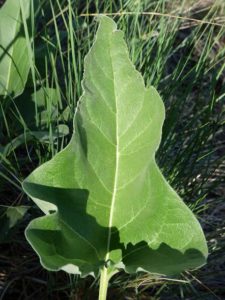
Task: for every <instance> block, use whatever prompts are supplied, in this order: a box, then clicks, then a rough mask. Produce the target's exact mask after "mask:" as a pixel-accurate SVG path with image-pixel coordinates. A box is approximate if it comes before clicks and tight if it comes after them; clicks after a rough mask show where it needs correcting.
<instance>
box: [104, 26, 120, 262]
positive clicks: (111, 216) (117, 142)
mask: <svg viewBox="0 0 225 300" xmlns="http://www.w3.org/2000/svg"><path fill="white" fill-rule="evenodd" d="M114 32H115V30H113V32H112V35H113V34H114ZM109 56H110V62H111V68H112V76H113V93H114V99H115V118H116V143H115V146H116V167H115V175H114V184H113V193H112V200H111V206H110V214H109V225H108V239H107V248H106V256H105V261H106V262H107V261H108V259H109V254H110V244H111V235H112V224H113V215H114V207H115V201H116V191H117V184H118V169H119V135H118V107H117V97H116V91H115V75H114V68H113V61H112V55H111V40H110V39H109Z"/></svg>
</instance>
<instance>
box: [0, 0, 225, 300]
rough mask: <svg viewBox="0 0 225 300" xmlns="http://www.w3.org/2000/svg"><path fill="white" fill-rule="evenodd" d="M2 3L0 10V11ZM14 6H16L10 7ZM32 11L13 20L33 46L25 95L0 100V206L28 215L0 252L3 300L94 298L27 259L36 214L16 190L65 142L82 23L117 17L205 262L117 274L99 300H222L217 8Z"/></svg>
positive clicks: (132, 3) (92, 28) (40, 1)
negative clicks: (151, 100)
mask: <svg viewBox="0 0 225 300" xmlns="http://www.w3.org/2000/svg"><path fill="white" fill-rule="evenodd" d="M9 1H10V0H9ZM3 2H5V1H3V0H0V5H1V4H2V3H3ZM6 2H7V0H6ZM11 2H12V1H11ZM14 2H15V5H18V2H19V0H18V1H14ZM26 2H28V1H26ZM21 3H22V6H24V7H26V3H25V2H24V1H20V4H21ZM13 4H14V3H13ZM5 5H6V4H5ZM32 5H34V6H31V22H29V21H30V18H29V19H27V20H26V22H24V20H25V19H26V18H25V12H23V14H22V16H21V17H22V18H23V24H22V26H23V30H24V29H26V42H27V45H28V46H29V44H30V41H29V36H30V37H31V41H32V43H31V48H32V49H31V50H32V53H31V52H29V58H27V61H28V59H29V62H30V63H29V65H30V67H31V68H30V73H29V76H28V80H27V82H26V86H25V90H24V92H23V93H22V94H21V96H20V97H17V98H15V99H12V96H13V92H12V93H11V94H7V96H9V97H7V99H6V100H7V101H0V198H1V204H3V205H6V206H11V205H12V204H13V205H29V206H33V208H32V209H31V210H30V214H29V215H27V217H26V218H24V219H22V220H21V221H22V222H21V224H20V229H21V230H20V231H17V232H16V233H17V235H16V236H13V237H14V239H13V240H12V242H11V243H10V244H7V247H1V256H2V257H3V259H2V260H1V261H0V269H1V270H2V272H1V274H2V279H1V281H2V283H1V288H2V290H1V292H2V291H3V292H2V294H1V297H2V299H5V298H6V299H8V298H9V299H11V298H12V299H17V298H18V297H19V298H24V299H26V298H27V297H28V298H31V299H36V298H37V299H40V298H43V299H47V298H49V297H50V298H56V299H57V298H59V299H61V298H63V299H64V298H66V299H67V298H68V295H71V297H74V296H72V295H74V294H76V296H77V295H79V296H80V297H81V299H86V298H89V294H90V295H91V298H92V297H95V296H94V295H93V294H95V289H96V290H97V286H98V280H94V281H92V279H91V278H90V277H88V278H87V279H85V280H83V279H80V278H79V276H77V275H74V276H70V275H69V274H67V273H66V272H47V271H45V270H43V269H42V268H41V266H40V265H39V261H38V260H37V259H36V260H35V254H34V252H33V251H31V250H30V246H29V244H28V243H27V241H26V240H25V238H24V235H23V228H25V227H26V226H27V218H29V217H31V218H35V217H38V216H40V212H39V209H38V208H36V205H35V204H34V203H33V202H32V201H30V199H29V198H28V197H27V196H26V195H25V194H24V193H23V191H22V188H21V182H22V181H23V179H24V178H25V177H26V176H27V174H29V173H30V172H31V171H33V170H34V169H35V168H36V167H37V166H39V165H41V164H43V163H44V162H46V161H48V160H49V159H51V158H52V157H53V156H54V155H55V154H56V153H57V152H58V151H60V150H61V149H63V148H64V147H65V146H66V145H67V144H68V142H69V140H70V138H71V134H72V131H73V130H72V119H73V115H74V110H75V107H76V103H77V101H78V99H79V97H80V96H81V93H82V88H81V79H82V76H83V61H84V56H85V55H86V53H87V52H88V51H89V49H90V46H91V44H92V42H93V39H94V35H95V33H96V27H97V26H96V25H97V23H96V22H95V21H94V17H93V16H90V14H91V13H95V14H99V13H107V14H110V13H116V16H113V18H114V19H115V20H116V22H117V24H118V27H119V28H120V29H121V30H123V31H124V33H125V40H126V42H127V45H128V49H129V53H130V58H131V60H132V63H133V64H134V65H135V67H136V68H137V70H139V71H140V72H141V73H142V74H143V77H144V81H145V83H146V85H147V86H150V85H153V86H154V87H155V88H157V90H158V91H159V92H160V95H161V96H162V99H163V102H164V104H165V108H166V119H165V122H164V125H163V132H162V140H161V144H160V147H159V149H158V151H157V153H156V161H157V163H158V165H159V166H160V169H161V170H162V172H163V174H164V175H165V177H166V178H167V180H168V182H169V183H170V184H171V185H172V187H173V188H174V189H175V190H176V191H177V192H178V194H179V195H180V196H181V198H182V199H183V200H184V202H185V203H186V205H188V207H189V208H191V209H192V211H193V212H194V213H195V214H196V215H197V217H198V219H199V220H200V222H201V225H202V226H203V229H204V233H205V234H206V238H207V241H208V246H209V252H210V256H209V259H208V261H207V265H206V266H204V267H203V268H201V269H198V270H193V271H191V272H190V271H189V272H183V273H182V274H181V275H180V276H179V279H182V280H175V278H173V279H171V278H168V279H167V278H160V277H158V276H157V277H156V276H153V275H152V274H145V275H144V274H143V273H141V272H138V273H137V274H133V275H129V274H126V273H125V272H121V273H119V274H117V275H116V276H114V277H113V278H112V279H111V283H110V286H111V288H110V294H109V298H112V299H115V298H116V299H118V300H119V299H121V300H123V299H124V298H126V297H127V298H131V299H136V298H138V297H139V296H140V298H146V299H149V298H150V297H155V298H157V299H158V298H161V297H162V298H163V299H171V297H172V299H200V298H201V299H212V300H214V299H217V297H216V295H217V296H218V297H223V295H224V285H223V278H224V276H225V271H224V268H223V257H224V253H225V243H224V238H223V237H224V230H223V228H224V226H225V224H224V216H223V211H224V193H223V190H224V184H225V181H224V178H225V176H224V170H225V169H224V165H225V164H224V158H225V156H224V142H223V141H224V120H225V109H224V99H225V96H224V95H225V85H224V79H225V72H224V70H225V64H224V60H225V47H224V35H225V27H224V26H223V23H224V20H223V16H224V12H225V10H224V9H225V4H224V1H223V0H218V1H197V2H196V1H194V0H191V1H183V0H176V1H167V0H157V1H149V0H143V1H136V0H129V1H115V0H112V1H111V0H105V1H98V0H90V1H89V0H88V1H83V0H82V1H80V0H78V1H75V0H70V1H68V0H60V1H59V0H56V1H55V0H54V1H53V0H50V1H49V0H37V1H36V0H35V1H32ZM3 8H4V6H2V8H1V10H2V9H3ZM118 12H119V13H118ZM126 12H131V14H126ZM143 12H150V13H154V12H156V13H157V14H158V13H159V15H145V14H143ZM11 13H12V12H11ZM83 14H85V15H83ZM161 14H162V15H161ZM163 14H166V15H163ZM170 16H173V17H170ZM176 16H177V17H178V16H181V17H184V19H178V18H177V17H176ZM185 17H193V18H196V19H200V20H199V22H198V21H188V20H186V19H185ZM205 21H207V22H208V23H204V22H205ZM0 22H1V20H0ZM26 23H27V26H28V28H26ZM215 23H217V24H218V25H216V24H215ZM219 24H220V25H219ZM2 28H3V27H2V26H1V27H0V31H1V29H2ZM4 32H5V30H4V28H3V33H4ZM27 32H28V33H29V34H27ZM23 36H24V32H23ZM14 43H15V44H16V43H17V39H15V40H14ZM28 48H30V46H29V47H28ZM0 60H1V59H0ZM0 69H1V68H0ZM0 73H1V70H0ZM53 90H54V91H55V92H53V93H52V92H51V91H53ZM40 91H44V92H43V94H42V92H40ZM42 95H43V98H42ZM54 95H55V96H54ZM5 96H6V94H5ZM5 96H3V97H2V96H0V99H2V98H4V97H5ZM10 96H11V97H10ZM55 97H56V99H57V100H55ZM56 102H57V103H56ZM23 103H24V106H23ZM51 103H52V104H53V105H52V106H51ZM25 106H27V107H28V109H27V110H28V111H29V113H28V112H27V111H26V108H25ZM38 121H40V122H38ZM68 128H69V129H70V130H68ZM65 133H66V134H67V135H65ZM68 133H69V134H68ZM16 227H17V226H16ZM16 227H15V228H16ZM15 249H16V251H15ZM37 270H38V272H37ZM24 274H26V276H24ZM215 274H216V275H217V276H215ZM18 286H19V287H21V286H23V289H20V288H19V289H18ZM214 294H215V295H214ZM79 296H78V297H79Z"/></svg>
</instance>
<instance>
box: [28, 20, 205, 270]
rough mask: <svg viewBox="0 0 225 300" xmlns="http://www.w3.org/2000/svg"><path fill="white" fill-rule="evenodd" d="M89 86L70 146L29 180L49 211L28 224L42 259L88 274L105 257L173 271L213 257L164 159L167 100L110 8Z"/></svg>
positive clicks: (112, 263) (120, 264)
mask: <svg viewBox="0 0 225 300" xmlns="http://www.w3.org/2000/svg"><path fill="white" fill-rule="evenodd" d="M83 90H84V93H83V96H82V97H81V99H80V101H79V104H78V107H77V110H76V113H75V118H74V134H73V136H72V139H71V141H70V143H69V145H68V146H67V147H66V148H65V149H64V150H63V151H61V152H60V153H58V154H57V155H56V156H55V157H54V158H53V159H52V160H50V161H49V162H47V163H45V164H43V165H42V166H40V167H39V168H37V169H36V170H35V171H34V172H33V173H32V174H31V175H30V176H29V177H28V178H27V179H26V180H25V181H24V183H23V188H24V190H25V191H26V193H27V194H28V195H29V196H30V197H31V198H32V199H33V200H34V202H35V203H36V204H37V205H38V206H39V207H40V209H42V211H43V212H44V213H45V214H46V215H45V216H43V217H41V218H37V219H35V220H33V221H32V222H31V223H30V224H29V226H28V228H27V230H26V237H27V239H28V241H29V242H30V244H31V245H32V247H33V248H34V249H35V251H36V252H37V253H38V255H39V256H40V259H41V263H42V265H43V266H44V267H45V268H47V269H50V270H59V269H63V270H66V271H67V272H71V273H80V274H81V275H82V276H85V275H87V274H98V272H99V268H103V266H107V269H108V273H112V274H113V273H114V272H115V270H116V269H117V268H124V269H125V270H126V271H127V272H136V271H137V270H145V271H149V272H157V273H162V274H166V275H172V274H176V273H179V272H181V271H182V270H184V269H188V268H195V267H198V266H200V265H202V264H204V262H205V259H206V257H207V246H206V241H205V238H204V235H203V232H202V229H201V227H200V225H199V223H198V221H197V220H196V218H195V217H194V215H193V213H192V212H191V211H190V209H189V208H188V207H187V206H186V205H185V204H184V203H183V202H182V200H181V199H180V198H179V196H178V195H177V193H176V192H175V191H174V190H173V189H172V188H171V187H170V186H169V184H168V183H167V182H166V180H165V178H164V177H163V175H162V173H161V172H160V170H159V168H158V166H157V164H156V162H155V152H156V150H157V148H158V146H159V143H160V138H161V131H162V124H163V120H164V113H165V112H164V105H163V102H162V100H161V99H160V96H159V95H158V93H157V91H156V90H155V89H154V88H153V87H150V88H146V87H145V85H144V81H143V79H142V77H141V75H140V74H139V73H138V72H137V71H136V70H135V68H134V66H133V65H132V63H131V61H130V60H129V55H128V50H127V47H126V44H125V42H124V40H123V33H122V32H121V31H118V30H116V24H115V23H114V22H113V21H112V20H111V19H109V18H108V17H101V18H100V25H99V29H98V32H97V36H96V40H95V42H94V45H93V46H92V48H91V50H90V52H89V53H88V55H87V56H86V59H85V66H84V80H83Z"/></svg>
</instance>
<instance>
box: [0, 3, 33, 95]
mask: <svg viewBox="0 0 225 300" xmlns="http://www.w3.org/2000/svg"><path fill="white" fill-rule="evenodd" d="M20 2H21V3H22V4H23V5H22V6H23V9H24V15H25V17H26V18H27V19H28V18H29V15H30V0H22V1H19V0H16V1H15V0H7V1H6V3H5V4H4V6H3V7H2V8H1V10H0V95H8V94H10V95H11V96H13V97H15V96H17V95H19V94H21V93H22V91H23V89H24V87H25V83H26V80H27V76H28V72H29V68H30V64H29V58H28V49H27V43H26V38H25V33H24V26H23V22H22V13H21V6H20V4H21V3H20Z"/></svg>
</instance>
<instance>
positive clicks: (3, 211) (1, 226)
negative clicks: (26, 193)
mask: <svg viewBox="0 0 225 300" xmlns="http://www.w3.org/2000/svg"><path fill="white" fill-rule="evenodd" d="M28 209H29V207H27V206H9V207H8V206H3V205H0V243H1V242H7V241H9V239H10V235H11V234H12V229H13V228H14V227H15V226H16V225H17V224H18V223H19V222H20V221H21V220H22V219H23V217H24V215H25V214H26V212H27V210H28Z"/></svg>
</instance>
